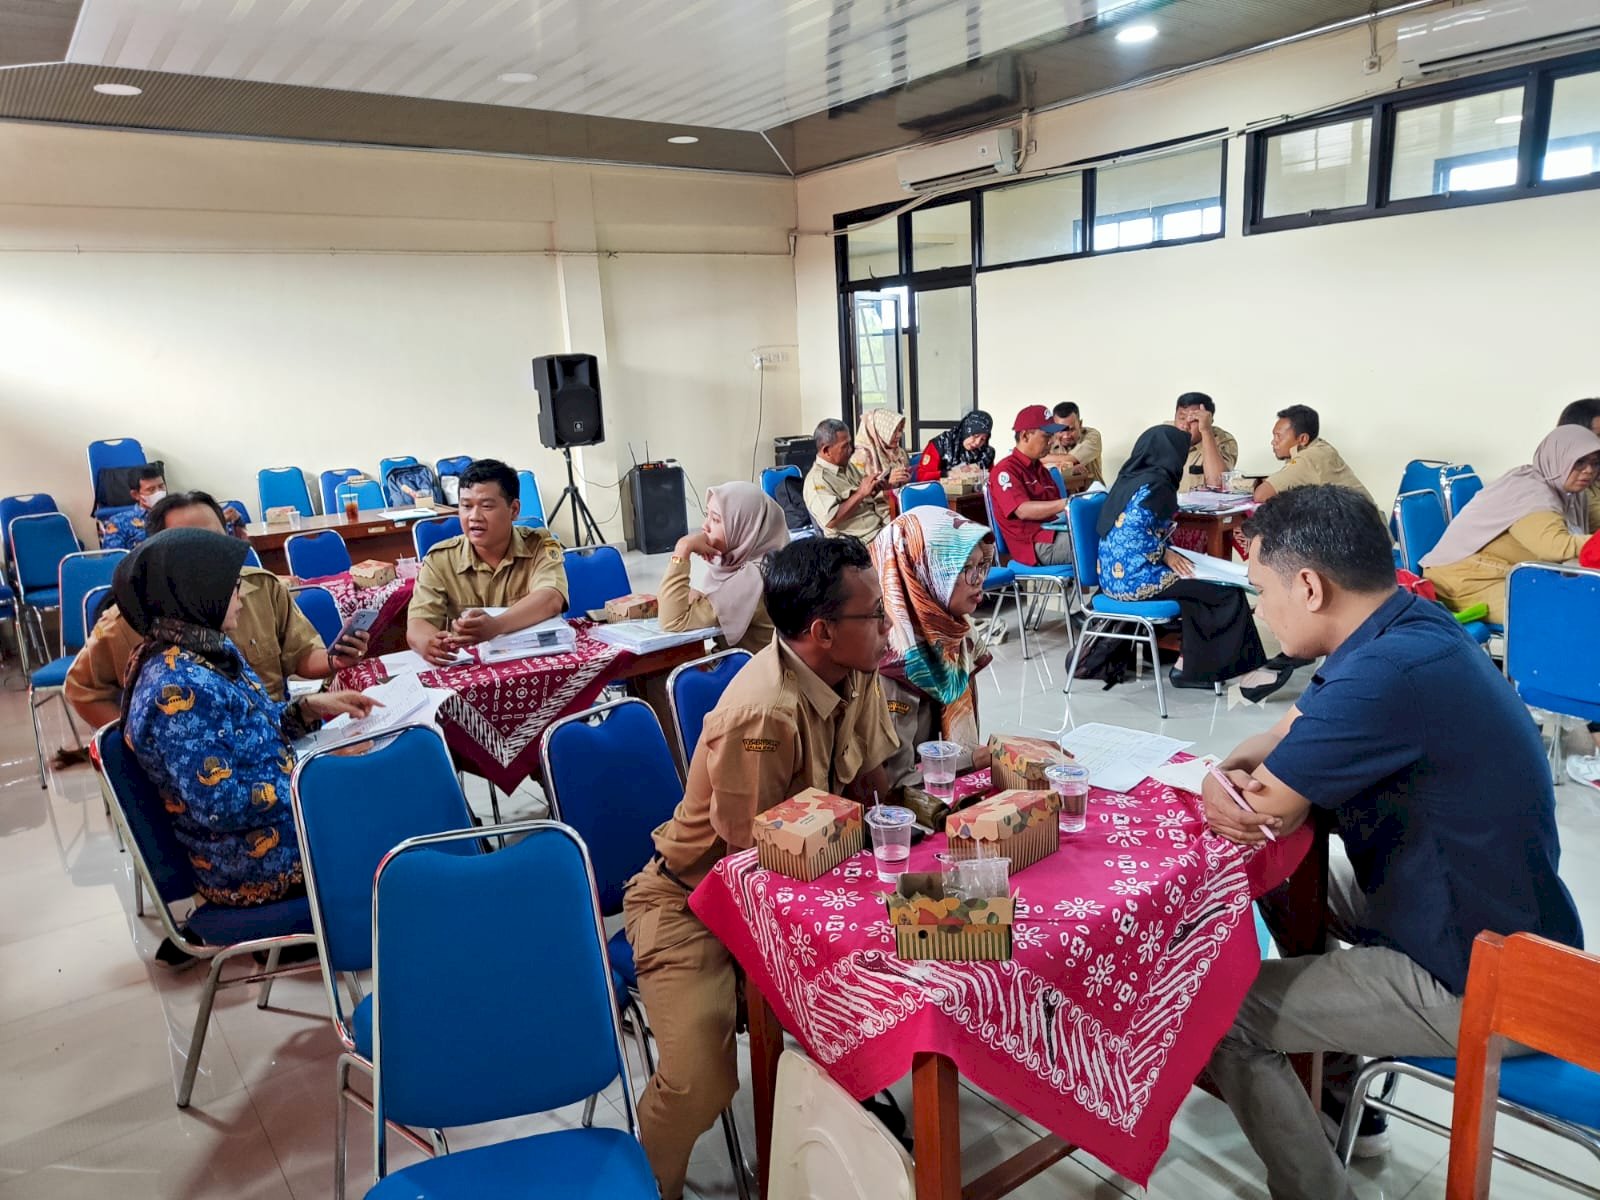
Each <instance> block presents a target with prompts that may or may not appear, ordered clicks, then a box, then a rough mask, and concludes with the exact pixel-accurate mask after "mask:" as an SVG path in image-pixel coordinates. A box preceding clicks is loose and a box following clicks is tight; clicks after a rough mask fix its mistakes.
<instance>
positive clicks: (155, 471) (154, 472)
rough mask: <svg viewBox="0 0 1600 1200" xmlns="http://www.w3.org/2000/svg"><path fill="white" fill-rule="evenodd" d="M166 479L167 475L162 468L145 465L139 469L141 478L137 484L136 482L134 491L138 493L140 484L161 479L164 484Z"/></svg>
mask: <svg viewBox="0 0 1600 1200" xmlns="http://www.w3.org/2000/svg"><path fill="white" fill-rule="evenodd" d="M166 478H167V473H166V472H165V471H163V470H162V469H161V468H160V467H154V466H151V465H150V464H149V463H145V465H144V466H142V467H140V468H139V478H138V480H137V482H135V484H134V486H133V490H134V491H136V492H137V491H138V490H139V484H141V483H149V482H150V481H151V480H152V479H159V480H161V481H162V482H163V483H164V482H166Z"/></svg>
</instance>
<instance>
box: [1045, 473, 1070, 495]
mask: <svg viewBox="0 0 1600 1200" xmlns="http://www.w3.org/2000/svg"><path fill="white" fill-rule="evenodd" d="M1049 471H1050V478H1051V480H1053V481H1054V483H1055V485H1056V491H1057V492H1058V493H1059V494H1060V495H1063V496H1065V495H1066V494H1067V481H1066V479H1065V478H1064V477H1063V476H1062V474H1061V468H1060V467H1051V468H1049Z"/></svg>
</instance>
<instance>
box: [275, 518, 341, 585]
mask: <svg viewBox="0 0 1600 1200" xmlns="http://www.w3.org/2000/svg"><path fill="white" fill-rule="evenodd" d="M283 556H284V557H285V558H286V559H288V560H289V573H290V574H292V575H296V576H298V577H299V578H301V579H321V578H323V577H324V576H327V575H340V574H343V573H344V572H345V571H348V570H349V569H350V549H349V547H348V546H346V545H345V544H344V537H343V535H341V534H340V533H339V531H338V530H337V529H318V530H315V531H313V532H311V533H296V534H291V535H290V536H289V537H288V538H287V539H286V540H285V541H284V543H283Z"/></svg>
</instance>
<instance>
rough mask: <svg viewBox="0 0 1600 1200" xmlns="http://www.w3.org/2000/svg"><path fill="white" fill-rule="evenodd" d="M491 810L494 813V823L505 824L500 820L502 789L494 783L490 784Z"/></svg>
mask: <svg viewBox="0 0 1600 1200" xmlns="http://www.w3.org/2000/svg"><path fill="white" fill-rule="evenodd" d="M489 811H491V812H492V813H494V823H495V824H496V825H501V824H504V822H503V821H501V820H500V789H499V788H497V787H495V785H494V784H492V783H491V784H490V785H489Z"/></svg>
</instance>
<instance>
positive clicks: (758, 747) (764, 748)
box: [744, 738, 778, 754]
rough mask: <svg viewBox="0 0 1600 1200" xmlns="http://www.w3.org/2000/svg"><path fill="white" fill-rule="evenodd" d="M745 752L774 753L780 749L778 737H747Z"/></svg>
mask: <svg viewBox="0 0 1600 1200" xmlns="http://www.w3.org/2000/svg"><path fill="white" fill-rule="evenodd" d="M744 748H745V753H747V754H772V753H774V752H775V751H776V750H777V749H778V742H777V739H776V738H745V739H744Z"/></svg>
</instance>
